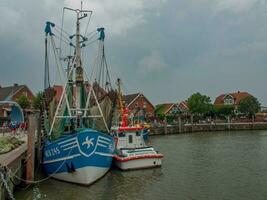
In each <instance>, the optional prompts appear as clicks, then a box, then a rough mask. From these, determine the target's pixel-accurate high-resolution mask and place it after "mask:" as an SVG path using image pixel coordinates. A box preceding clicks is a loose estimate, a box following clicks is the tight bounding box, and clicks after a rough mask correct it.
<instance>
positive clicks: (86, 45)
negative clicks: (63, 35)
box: [83, 39, 98, 47]
mask: <svg viewBox="0 0 267 200" xmlns="http://www.w3.org/2000/svg"><path fill="white" fill-rule="evenodd" d="M97 40H98V39H96V40H94V41H92V42H89V43H87V44H84V46H83V47H86V46H88V45H90V44H93V43H95V42H96V41H97Z"/></svg>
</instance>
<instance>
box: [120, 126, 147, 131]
mask: <svg viewBox="0 0 267 200" xmlns="http://www.w3.org/2000/svg"><path fill="white" fill-rule="evenodd" d="M142 129H144V128H143V127H129V126H121V127H119V129H118V130H119V131H140V130H142Z"/></svg>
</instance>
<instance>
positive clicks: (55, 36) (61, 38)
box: [54, 35, 70, 50]
mask: <svg viewBox="0 0 267 200" xmlns="http://www.w3.org/2000/svg"><path fill="white" fill-rule="evenodd" d="M54 36H55V37H56V38H57V39H59V40H60V41H62V42H64V43H66V44H67V45H69V44H70V42H68V41H66V40H63V39H62V38H60V37H59V36H57V35H54ZM59 48H60V50H61V47H59Z"/></svg>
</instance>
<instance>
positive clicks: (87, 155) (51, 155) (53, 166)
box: [43, 129, 115, 175]
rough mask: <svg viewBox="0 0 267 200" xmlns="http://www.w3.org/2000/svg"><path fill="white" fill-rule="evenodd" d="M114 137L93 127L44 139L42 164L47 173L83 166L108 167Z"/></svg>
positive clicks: (111, 156)
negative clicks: (49, 139)
mask: <svg viewBox="0 0 267 200" xmlns="http://www.w3.org/2000/svg"><path fill="white" fill-rule="evenodd" d="M114 149H115V142H114V139H113V138H112V137H111V136H109V135H107V134H104V133H101V132H98V131H95V130H93V129H84V130H83V131H81V132H78V133H75V134H71V135H68V136H61V137H60V138H59V139H57V140H55V141H52V142H51V141H48V140H47V141H46V142H45V147H44V156H43V164H44V169H45V171H46V173H47V174H48V175H51V174H57V173H62V172H69V173H71V172H72V171H75V170H78V169H81V168H84V167H101V168H110V166H111V164H112V160H113V156H114Z"/></svg>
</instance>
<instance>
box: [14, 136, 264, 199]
mask: <svg viewBox="0 0 267 200" xmlns="http://www.w3.org/2000/svg"><path fill="white" fill-rule="evenodd" d="M150 143H151V145H153V146H154V147H155V148H156V149H157V150H159V151H160V152H162V153H163V154H164V160H163V165H162V168H157V169H147V170H138V171H127V172H122V171H119V170H118V169H112V170H111V171H110V172H109V173H108V174H107V175H106V176H105V177H104V178H102V179H101V180H100V181H98V182H96V183H95V184H93V185H91V186H88V187H85V186H78V185H75V184H69V183H65V182H60V181H56V180H53V179H50V180H48V181H45V182H43V183H41V184H37V185H35V186H34V187H32V188H29V189H28V190H26V191H25V190H20V191H18V192H17V193H16V199H36V200H39V199H47V200H54V199H92V200H100V199H116V200H120V199H153V200H155V199H203V200H204V199H205V200H206V199H266V198H267V190H266V189H265V188H266V184H267V170H266V169H267V131H245V132H224V133H195V134H184V135H169V136H166V135H165V136H157V137H151V138H150Z"/></svg>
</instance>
